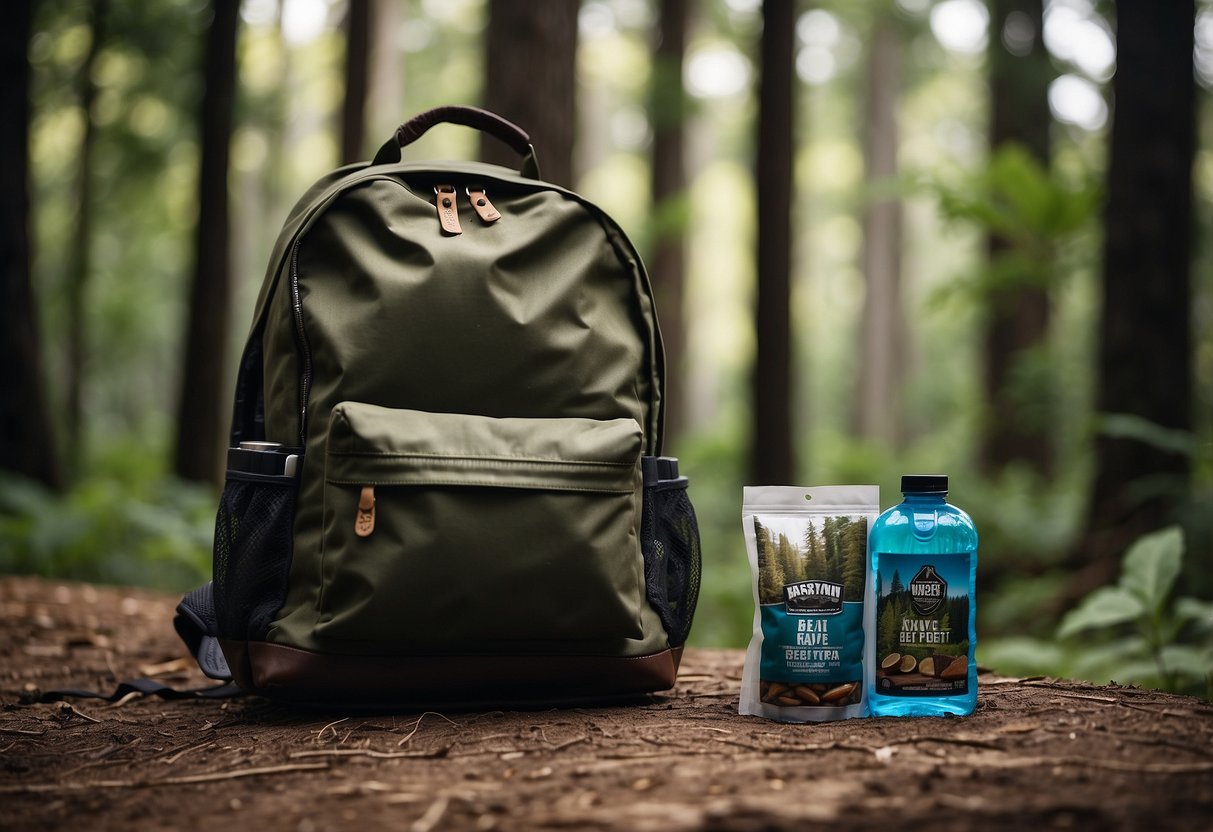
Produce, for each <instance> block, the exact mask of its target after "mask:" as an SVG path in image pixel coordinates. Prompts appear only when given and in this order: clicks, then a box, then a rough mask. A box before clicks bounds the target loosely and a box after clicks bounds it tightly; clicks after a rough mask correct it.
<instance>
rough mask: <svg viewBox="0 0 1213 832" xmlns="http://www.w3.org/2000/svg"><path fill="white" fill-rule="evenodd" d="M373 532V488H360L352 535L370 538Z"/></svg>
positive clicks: (368, 486) (370, 486)
mask: <svg viewBox="0 0 1213 832" xmlns="http://www.w3.org/2000/svg"><path fill="white" fill-rule="evenodd" d="M373 531H375V486H373V485H364V486H362V494H361V495H360V496H359V497H358V516H357V517H355V518H354V534H356V535H358V536H359V537H370V536H371V532H373Z"/></svg>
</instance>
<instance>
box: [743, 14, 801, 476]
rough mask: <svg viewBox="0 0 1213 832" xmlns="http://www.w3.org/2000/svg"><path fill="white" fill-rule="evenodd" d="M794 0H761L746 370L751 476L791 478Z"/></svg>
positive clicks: (792, 469)
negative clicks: (754, 280) (752, 304)
mask: <svg viewBox="0 0 1213 832" xmlns="http://www.w3.org/2000/svg"><path fill="white" fill-rule="evenodd" d="M795 29H796V3H795V2H793V0H763V4H762V37H761V42H760V45H759V59H760V60H759V80H758V136H757V142H756V144H757V161H756V165H755V167H756V171H757V198H758V252H757V266H758V269H757V276H758V297H757V303H756V310H755V331H756V340H757V347H758V348H757V354H756V355H755V359H754V372H753V376H752V381H753V391H752V402H753V412H754V417H753V435H752V437H751V466H752V477H753V482H758V483H771V484H773V483H790V482H792V481H793V479H794V478H795V477H794V473H795V470H796V459H795V455H796V449H795V446H794V444H793V442H792V321H791V312H790V306H791V303H790V299H791V272H792V182H793V181H794V180H795V177H794V176H793V171H792V134H793V125H794V124H795V106H794V100H795V84H794V80H793V79H794V78H795V67H794V62H793V52H794V42H795Z"/></svg>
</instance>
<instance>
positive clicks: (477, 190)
mask: <svg viewBox="0 0 1213 832" xmlns="http://www.w3.org/2000/svg"><path fill="white" fill-rule="evenodd" d="M464 190H465V191H466V192H467V195H468V199H470V200H471V201H472V208H473V209H474V210H475V211H476V214H477V215H478V216H479V217H480V219H481V220H483V221H484V222H485V224H490V223H494V222H497V220H499V219H501V212H500V211H498V210H497V209H496V208H494V207H493V203H491V202H489V196H488V194H487V193H485V191H484V186H483V185H468V186H467V188H465V189H464Z"/></svg>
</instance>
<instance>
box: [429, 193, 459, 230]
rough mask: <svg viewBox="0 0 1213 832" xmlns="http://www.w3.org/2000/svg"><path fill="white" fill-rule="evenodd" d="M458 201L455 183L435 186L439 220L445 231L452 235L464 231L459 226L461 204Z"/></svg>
mask: <svg viewBox="0 0 1213 832" xmlns="http://www.w3.org/2000/svg"><path fill="white" fill-rule="evenodd" d="M456 203H457V199H456V196H455V186H454V185H435V186H434V205H436V206H437V208H438V222H439V223H440V224H441V225H442V231H443V233H444V234H450V235H451V236H454V235H456V234H462V233H463V229H462V228H461V227H460V226H459V206H458V205H457V204H456Z"/></svg>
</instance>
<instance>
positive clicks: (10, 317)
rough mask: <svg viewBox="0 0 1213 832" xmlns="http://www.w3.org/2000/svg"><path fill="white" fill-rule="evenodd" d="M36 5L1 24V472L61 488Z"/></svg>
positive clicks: (26, 3) (22, 5)
mask: <svg viewBox="0 0 1213 832" xmlns="http://www.w3.org/2000/svg"><path fill="white" fill-rule="evenodd" d="M33 12H34V3H33V0H16V2H14V3H12V4H10V5H9V6H8V14H7V19H8V23H7V24H5V25H4V26H3V27H0V354H2V355H4V356H5V360H6V363H7V367H6V370H5V372H4V374H3V381H2V382H0V470H5V471H11V472H14V473H17V474H21V475H22V476H25V477H29V478H31V479H34V480H37V481H38V482H41V483H43V484H44V485H47V486H49V487H51V488H55V489H59V488H62V486H63V480H62V474H61V472H60V469H59V460H58V457H57V455H56V453H55V441H54V433H53V431H52V430H51V421H50V414H49V413H48V412H47V406H46V389H45V386H44V383H43V377H42V347H41V340H40V337H39V327H38V310H37V308H36V305H35V303H34V294H33V287H32V285H31V280H30V239H29V237H30V234H29V226H30V196H29V126H30V63H29V58H28V57H27V56H28V53H29V40H30V34H31V31H32V25H33Z"/></svg>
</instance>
